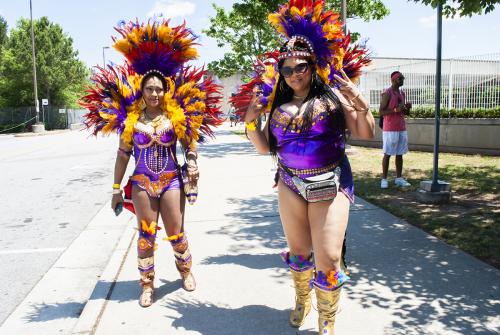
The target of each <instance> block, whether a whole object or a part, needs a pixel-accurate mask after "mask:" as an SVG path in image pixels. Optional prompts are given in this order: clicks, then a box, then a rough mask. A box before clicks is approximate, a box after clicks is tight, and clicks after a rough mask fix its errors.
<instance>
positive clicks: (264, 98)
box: [231, 0, 370, 114]
mask: <svg viewBox="0 0 500 335" xmlns="http://www.w3.org/2000/svg"><path fill="white" fill-rule="evenodd" d="M268 18H269V21H270V23H271V24H272V25H273V26H274V27H275V28H276V30H277V31H278V33H280V34H281V35H282V36H283V38H284V39H285V40H286V42H285V44H284V47H283V48H281V49H280V51H274V52H272V53H268V54H266V55H265V56H266V58H269V56H268V55H271V54H272V55H274V57H273V58H274V59H273V60H275V61H273V62H268V63H267V64H266V66H265V71H257V70H256V71H254V74H253V79H252V80H251V81H250V82H249V83H247V84H244V85H242V86H241V87H240V89H239V90H238V92H237V94H236V95H235V96H233V97H232V99H231V103H232V104H233V106H234V107H235V109H236V111H237V112H239V113H240V114H244V113H245V112H246V110H247V108H248V105H249V103H250V100H251V97H252V94H253V92H252V91H253V89H254V87H257V90H258V91H260V92H262V95H261V98H260V103H261V104H262V105H263V106H265V111H269V109H270V108H271V105H272V101H273V98H274V93H275V90H276V83H277V82H278V78H279V71H278V61H279V60H281V59H285V58H289V57H304V58H312V59H313V60H314V61H315V62H316V71H317V73H318V75H319V76H320V77H321V79H322V80H323V81H324V82H325V83H326V84H327V85H330V86H335V85H336V83H335V78H334V75H335V74H339V71H340V69H343V70H344V71H345V73H346V74H347V76H348V77H349V78H350V79H351V80H353V81H355V80H357V79H358V77H359V76H360V74H361V68H362V67H363V66H365V65H367V64H368V63H370V59H369V57H368V51H367V50H366V49H365V48H363V47H361V46H358V45H354V46H353V45H350V42H351V37H350V35H347V36H345V35H344V33H343V31H342V23H341V21H340V20H339V14H337V13H334V12H332V11H325V10H324V0H316V1H312V0H290V2H289V3H287V4H284V5H282V6H281V7H280V8H279V10H278V11H277V12H275V13H273V14H270V15H269V17H268ZM297 46H300V47H297ZM271 67H272V69H271ZM271 85H272V86H271Z"/></svg>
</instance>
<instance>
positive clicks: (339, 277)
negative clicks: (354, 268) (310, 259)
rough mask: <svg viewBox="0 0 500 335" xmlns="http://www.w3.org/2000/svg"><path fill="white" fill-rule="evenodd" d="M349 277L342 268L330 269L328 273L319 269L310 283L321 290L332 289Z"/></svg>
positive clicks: (339, 285)
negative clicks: (337, 269) (338, 269)
mask: <svg viewBox="0 0 500 335" xmlns="http://www.w3.org/2000/svg"><path fill="white" fill-rule="evenodd" d="M349 279H350V278H349V276H348V275H346V274H345V273H344V272H343V271H342V270H340V271H333V270H331V271H329V272H328V274H325V273H324V272H322V271H319V272H317V273H316V279H315V280H313V282H312V283H311V284H313V285H314V286H316V287H318V288H320V289H322V290H327V291H334V290H336V289H337V288H339V287H341V286H342V285H343V284H344V283H345V282H346V281H348V280H349ZM311 286H312V285H311Z"/></svg>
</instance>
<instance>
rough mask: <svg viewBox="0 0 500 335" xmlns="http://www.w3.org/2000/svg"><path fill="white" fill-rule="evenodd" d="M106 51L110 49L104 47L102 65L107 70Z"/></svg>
mask: <svg viewBox="0 0 500 335" xmlns="http://www.w3.org/2000/svg"><path fill="white" fill-rule="evenodd" d="M106 49H109V47H102V64H103V67H104V68H106V54H105V53H104V50H106Z"/></svg>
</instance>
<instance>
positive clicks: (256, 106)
mask: <svg viewBox="0 0 500 335" xmlns="http://www.w3.org/2000/svg"><path fill="white" fill-rule="evenodd" d="M260 98H261V94H259V90H258V88H257V87H254V89H253V96H252V100H250V105H249V106H248V109H247V112H246V113H245V120H244V121H245V122H252V121H254V120H255V119H257V117H259V115H260V114H261V113H262V110H263V109H264V106H262V104H261V103H260Z"/></svg>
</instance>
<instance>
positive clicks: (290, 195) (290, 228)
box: [278, 180, 314, 327]
mask: <svg viewBox="0 0 500 335" xmlns="http://www.w3.org/2000/svg"><path fill="white" fill-rule="evenodd" d="M278 199H279V209H280V217H281V222H282V224H283V230H284V232H285V236H286V239H287V243H288V247H289V248H290V252H289V253H284V254H283V255H282V256H283V258H284V260H285V262H286V263H287V264H288V265H289V267H290V272H291V274H292V279H293V281H294V285H295V308H294V310H293V311H292V312H291V314H290V324H291V325H292V326H293V327H300V326H301V325H302V324H303V323H304V321H305V317H306V316H307V314H308V313H309V311H310V310H311V287H310V280H311V279H312V277H313V272H314V266H313V264H312V263H311V249H312V242H311V232H310V228H309V222H308V219H307V203H306V202H305V201H304V200H303V199H302V198H301V197H300V196H298V195H297V194H295V193H294V192H293V191H292V190H290V189H289V188H288V187H287V186H286V185H285V184H284V183H283V181H282V180H279V182H278Z"/></svg>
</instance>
